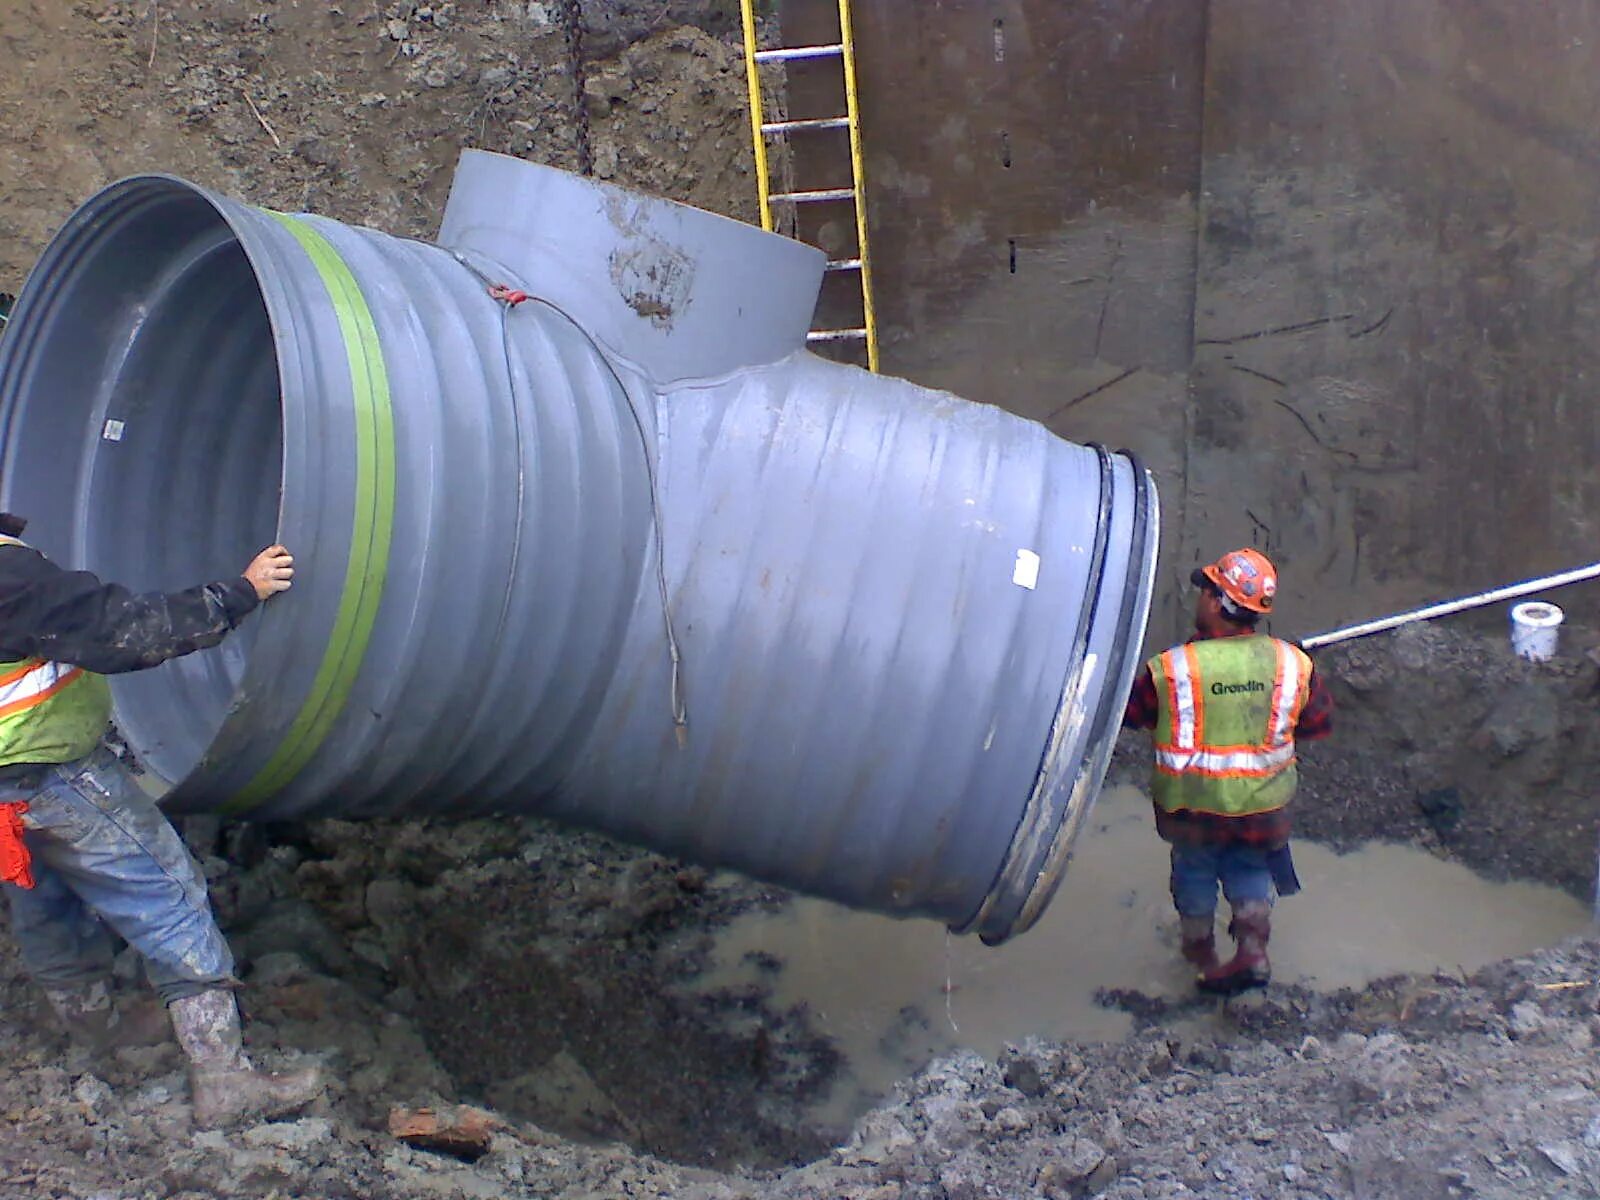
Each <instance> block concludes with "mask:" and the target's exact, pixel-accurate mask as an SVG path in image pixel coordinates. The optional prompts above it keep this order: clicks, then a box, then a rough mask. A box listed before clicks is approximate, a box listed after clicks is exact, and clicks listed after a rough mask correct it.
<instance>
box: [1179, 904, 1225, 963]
mask: <svg viewBox="0 0 1600 1200" xmlns="http://www.w3.org/2000/svg"><path fill="white" fill-rule="evenodd" d="M1215 924H1216V918H1215V917H1214V916H1213V917H1183V916H1180V917H1179V918H1178V936H1179V938H1180V939H1181V941H1182V945H1181V947H1180V949H1181V950H1182V952H1183V960H1184V961H1185V962H1188V963H1193V964H1194V965H1195V966H1197V967H1199V968H1200V970H1201V971H1202V972H1205V971H1210V970H1214V969H1215V968H1216V966H1217V935H1216V932H1215Z"/></svg>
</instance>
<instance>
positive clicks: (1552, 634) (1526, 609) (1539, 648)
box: [1511, 600, 1566, 662]
mask: <svg viewBox="0 0 1600 1200" xmlns="http://www.w3.org/2000/svg"><path fill="white" fill-rule="evenodd" d="M1565 618H1566V614H1565V613H1563V612H1562V611H1561V610H1560V609H1559V608H1557V607H1556V606H1555V605H1554V604H1546V603H1544V602H1543V601H1542V600H1531V601H1529V602H1527V603H1526V604H1519V605H1517V606H1516V607H1515V608H1513V609H1512V610H1511V649H1512V652H1513V653H1515V654H1516V655H1517V657H1519V658H1526V659H1529V660H1530V661H1532V662H1544V661H1546V660H1547V659H1550V658H1553V657H1555V652H1556V643H1557V639H1558V638H1559V637H1560V628H1561V622H1562V621H1563V620H1564V619H1565Z"/></svg>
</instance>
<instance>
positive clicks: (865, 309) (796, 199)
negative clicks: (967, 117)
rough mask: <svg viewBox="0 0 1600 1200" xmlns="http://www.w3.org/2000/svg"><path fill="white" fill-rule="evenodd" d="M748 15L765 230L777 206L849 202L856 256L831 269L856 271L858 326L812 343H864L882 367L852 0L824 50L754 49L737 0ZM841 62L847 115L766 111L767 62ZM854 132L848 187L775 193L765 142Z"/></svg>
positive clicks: (872, 362)
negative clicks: (790, 116)
mask: <svg viewBox="0 0 1600 1200" xmlns="http://www.w3.org/2000/svg"><path fill="white" fill-rule="evenodd" d="M739 7H740V9H741V10H742V11H743V15H744V61H745V76H746V79H747V80H748V82H749V85H750V132H751V136H752V138H753V140H754V142H755V154H756V187H757V188H758V189H759V192H760V207H761V227H762V228H763V229H765V230H767V232H769V233H770V232H772V231H773V229H774V228H775V227H776V225H777V222H776V221H775V220H774V219H773V215H772V214H773V207H772V206H773V205H774V204H828V203H840V202H843V201H846V200H848V201H850V202H851V203H852V204H854V206H855V213H856V254H855V257H854V258H838V259H830V260H829V262H828V270H829V271H854V272H855V273H856V276H857V278H858V279H859V280H860V281H861V314H862V321H861V324H860V325H859V326H856V327H854V328H849V329H814V330H812V331H811V332H810V333H809V334H807V335H806V340H807V341H808V342H843V341H861V342H865V343H866V347H867V367H868V368H869V369H870V370H873V371H876V370H877V369H878V315H877V311H876V309H875V308H874V307H873V303H872V259H871V257H870V255H869V253H868V249H867V190H866V174H865V172H864V171H863V169H862V162H861V114H860V107H859V104H858V102H857V93H856V54H855V36H854V33H853V31H852V28H851V22H850V0H839V40H838V41H837V42H832V43H829V44H827V45H822V46H794V47H790V48H788V49H782V50H761V49H758V48H757V47H756V18H755V0H739ZM819 58H837V59H839V60H840V62H841V64H842V65H843V67H844V98H845V115H844V116H842V117H822V118H814V119H809V120H803V121H768V120H766V118H765V115H764V113H763V111H762V103H761V76H760V68H761V67H762V66H763V65H765V64H767V63H787V62H795V61H797V60H802V59H819ZM831 129H848V130H849V131H850V186H849V187H847V188H821V189H818V190H815V191H793V192H776V193H775V192H773V191H772V180H771V173H770V170H769V168H768V163H767V139H768V138H769V137H774V136H776V137H786V136H788V135H789V134H791V133H809V132H813V131H817V130H831Z"/></svg>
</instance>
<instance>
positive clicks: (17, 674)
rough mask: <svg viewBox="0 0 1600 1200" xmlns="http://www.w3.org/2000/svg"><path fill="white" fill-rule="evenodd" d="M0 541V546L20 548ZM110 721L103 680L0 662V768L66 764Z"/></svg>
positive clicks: (76, 670) (62, 666)
mask: <svg viewBox="0 0 1600 1200" xmlns="http://www.w3.org/2000/svg"><path fill="white" fill-rule="evenodd" d="M26 544H27V543H25V542H22V541H19V540H18V539H17V538H10V537H0V546H24V545H26ZM110 719H111V687H110V685H109V684H107V683H106V681H105V677H104V676H103V675H96V674H94V673H93V672H92V671H85V670H84V669H83V668H82V667H74V666H70V665H68V664H67V663H58V662H48V661H46V660H45V659H42V658H24V659H18V660H13V661H11V662H0V766H11V765H12V764H14V763H64V762H72V761H73V760H75V759H79V758H82V757H83V756H84V755H86V754H88V753H89V752H90V751H91V750H93V749H94V748H95V747H96V746H98V745H99V744H100V739H101V737H102V736H103V735H104V734H105V731H106V723H107V722H108V721H110Z"/></svg>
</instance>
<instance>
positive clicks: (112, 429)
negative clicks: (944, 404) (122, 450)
mask: <svg viewBox="0 0 1600 1200" xmlns="http://www.w3.org/2000/svg"><path fill="white" fill-rule="evenodd" d="M125 428H126V426H125V425H123V423H122V422H121V421H107V422H106V428H105V432H104V433H102V434H101V436H102V437H103V438H105V440H106V441H108V442H120V441H121V440H122V431H123V429H125Z"/></svg>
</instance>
